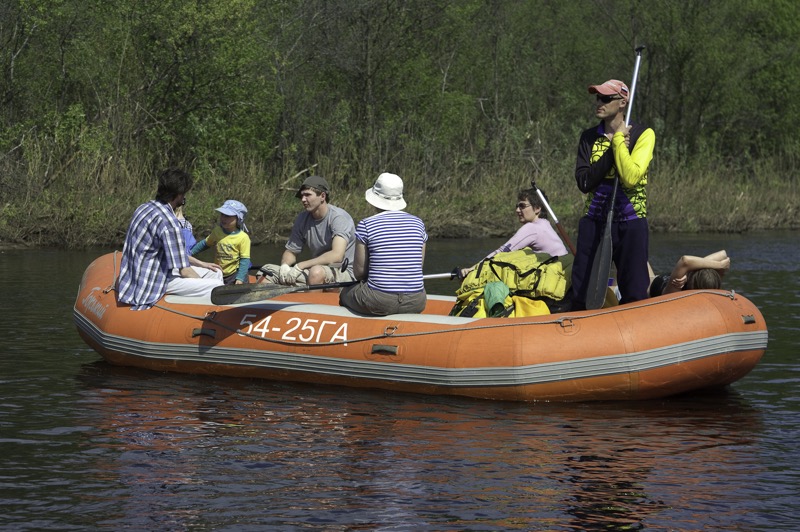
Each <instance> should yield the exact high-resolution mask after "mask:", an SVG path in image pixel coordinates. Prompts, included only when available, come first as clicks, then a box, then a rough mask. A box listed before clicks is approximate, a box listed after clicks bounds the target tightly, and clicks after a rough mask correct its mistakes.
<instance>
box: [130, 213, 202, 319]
mask: <svg viewBox="0 0 800 532" xmlns="http://www.w3.org/2000/svg"><path fill="white" fill-rule="evenodd" d="M181 229H182V226H181V223H180V221H178V218H176V217H175V213H174V212H173V211H172V208H171V207H170V206H169V205H168V204H166V203H161V202H159V201H155V200H151V201H148V202H147V203H145V204H143V205H140V206H139V208H137V209H136V212H134V213H133V218H132V219H131V224H130V226H129V227H128V233H127V234H126V235H125V247H124V248H123V249H122V263H121V266H120V272H119V288H118V289H117V298H118V300H119V302H120V303H125V304H128V305H131V310H145V309H149V308H150V307H152V306H153V305H154V304H155V303H156V302H157V301H158V300H159V299H161V297H162V296H163V295H164V293H165V292H166V291H167V280H168V275H169V272H170V270H172V269H173V268H186V267H188V266H189V257H188V255H187V253H186V243H185V241H184V238H183V234H182V233H181Z"/></svg>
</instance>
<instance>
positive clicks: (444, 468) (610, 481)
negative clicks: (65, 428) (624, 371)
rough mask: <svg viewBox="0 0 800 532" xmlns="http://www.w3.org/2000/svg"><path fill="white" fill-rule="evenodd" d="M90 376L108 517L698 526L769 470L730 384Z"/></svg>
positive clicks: (365, 524)
mask: <svg viewBox="0 0 800 532" xmlns="http://www.w3.org/2000/svg"><path fill="white" fill-rule="evenodd" d="M81 381H82V383H83V384H84V390H85V391H84V396H83V399H82V401H81V402H82V406H83V409H82V419H80V420H79V422H80V423H81V424H84V425H90V426H93V427H95V431H94V433H93V434H92V435H91V437H90V441H89V442H87V445H88V446H89V447H90V448H91V451H90V452H91V453H92V455H94V456H95V457H96V460H97V463H96V464H95V466H94V467H93V468H92V470H93V471H94V472H95V473H94V476H95V479H94V482H97V483H99V484H106V483H111V484H113V485H117V486H122V487H124V489H121V490H117V491H116V492H113V497H114V498H115V500H116V501H117V504H116V507H115V511H114V512H113V513H111V514H110V515H109V516H108V518H107V519H106V520H104V524H106V525H110V526H117V525H122V524H125V525H126V526H154V525H158V526H170V527H173V526H178V527H181V528H182V527H187V526H201V527H205V526H219V525H222V524H224V523H231V522H234V521H235V522H236V523H239V524H241V525H245V524H249V525H266V524H269V523H282V524H283V525H284V526H289V527H292V526H296V527H301V526H320V527H327V526H331V527H334V528H336V527H341V526H344V525H347V526H348V527H350V528H353V527H356V528H368V529H375V528H381V527H390V526H391V525H392V524H394V523H403V524H404V525H405V526H407V527H408V528H415V527H422V528H425V527H427V526H434V525H435V524H436V523H443V522H447V521H448V520H450V519H455V522H457V523H458V525H457V527H456V528H459V529H470V528H475V529H486V528H490V529H496V528H502V529H530V528H542V527H544V528H548V529H559V528H560V529H570V528H578V529H591V528H603V529H610V530H622V529H631V528H632V527H633V528H637V527H638V528H641V527H644V526H648V527H652V526H656V527H658V526H661V525H666V524H667V523H669V524H670V526H676V527H677V528H685V529H696V528H700V527H701V526H702V524H703V522H704V520H705V519H706V518H707V515H708V512H709V511H711V510H712V509H713V510H714V512H715V515H718V516H719V515H721V514H724V516H723V517H721V518H720V519H721V520H722V522H727V523H734V522H741V520H743V519H745V515H744V513H745V512H744V510H739V509H738V507H739V505H738V504H737V500H736V496H734V497H733V498H732V497H731V494H730V493H729V489H730V487H731V486H738V487H741V486H746V485H747V483H748V479H750V478H752V477H753V476H759V475H761V474H762V473H763V468H762V465H761V464H759V463H758V461H757V460H753V459H752V458H751V457H750V456H751V454H750V452H749V449H750V447H751V446H752V445H753V442H754V439H755V438H756V436H757V435H758V434H759V433H760V432H761V431H762V429H763V427H762V423H761V418H760V415H759V413H758V411H757V410H754V409H753V408H751V407H749V406H748V405H747V404H746V403H745V402H743V401H742V400H741V398H740V397H739V396H738V395H737V394H735V393H731V392H721V393H717V394H713V395H705V396H702V397H699V396H696V395H695V396H687V397H683V398H678V399H676V400H673V401H664V402H656V403H654V404H649V403H646V404H642V405H629V404H626V403H603V404H594V405H549V404H543V405H538V404H537V405H515V404H496V403H488V402H478V401H466V400H464V401H462V400H458V399H450V398H447V399H440V398H429V397H420V396H416V395H405V394H391V397H389V396H388V394H385V393H381V392H360V391H356V390H344V389H332V388H330V389H329V388H313V387H309V386H297V385H291V386H290V385H280V384H275V385H273V384H270V383H261V382H248V381H241V380H235V379H209V378H191V377H188V378H187V377H183V378H182V379H181V380H180V381H175V380H173V379H172V377H171V376H166V375H165V376H161V375H153V374H148V373H145V372H139V371H136V370H127V369H120V368H114V367H111V366H106V365H104V364H103V363H97V364H92V365H90V366H87V367H85V368H84V371H83V372H82V374H81ZM699 404H702V405H704V406H702V407H698V405H699ZM710 475H711V476H713V477H714V478H715V479H716V480H717V481H716V482H715V483H712V484H709V482H708V481H707V479H708V478H709V476H710ZM651 493H656V494H657V496H654V495H651ZM94 497H100V498H102V497H104V495H100V494H95V495H94ZM95 502H98V501H95ZM738 502H741V501H738ZM676 509H679V510H676ZM678 525H680V526H678Z"/></svg>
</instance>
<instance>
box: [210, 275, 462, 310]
mask: <svg viewBox="0 0 800 532" xmlns="http://www.w3.org/2000/svg"><path fill="white" fill-rule="evenodd" d="M456 272H457V269H456V270H453V271H452V272H450V273H432V274H430V275H423V276H422V278H423V279H426V280H427V279H453V278H454V276H455V275H457V273H456ZM358 282H360V281H344V282H341V283H327V284H312V285H310V286H306V285H303V286H283V285H278V284H271V283H259V284H230V285H223V286H217V287H216V288H214V289H213V290H212V291H211V302H212V303H213V304H215V305H235V304H241V303H253V302H255V301H266V300H267V299H272V298H275V297H278V296H282V295H284V294H294V293H296V292H308V291H309V290H328V289H332V288H344V287H346V286H352V285H354V284H356V283H358Z"/></svg>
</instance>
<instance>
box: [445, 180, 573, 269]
mask: <svg viewBox="0 0 800 532" xmlns="http://www.w3.org/2000/svg"><path fill="white" fill-rule="evenodd" d="M539 190H541V191H542V194H543V195H545V194H544V191H543V190H542V189H541V188H539ZM545 198H547V195H545ZM515 212H516V213H517V218H519V223H521V224H522V227H520V228H519V229H518V230H517V232H516V233H514V236H512V237H511V238H510V239H509V240H508V242H506V243H505V244H503V245H502V246H500V247H499V248H497V249H496V250H494V251H492V252H491V253H489V254H488V255H486V257H485V259H488V258H491V257H494V256H495V255H497V254H498V253H501V252H506V251H516V250H518V249H522V248H531V249H532V250H533V251H534V252H535V253H547V254H549V255H550V256H553V257H560V256H562V255H566V254H567V248H566V247H564V243H563V242H561V239H560V238H559V236H558V234H557V233H556V231H555V229H553V226H552V225H550V222H549V221H548V220H547V211H545V210H544V205H542V202H541V200H540V199H539V195H538V194H537V193H536V189H533V188H529V189H525V190H522V191H520V193H519V194H518V195H517V204H516V207H515ZM485 259H484V260H485ZM475 266H477V265H474V266H471V267H469V268H462V269H461V271H460V276H461V278H462V279H463V278H464V277H466V275H467V274H468V273H469V272H471V271H472V270H474V269H475Z"/></svg>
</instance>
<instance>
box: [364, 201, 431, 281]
mask: <svg viewBox="0 0 800 532" xmlns="http://www.w3.org/2000/svg"><path fill="white" fill-rule="evenodd" d="M356 238H357V239H358V241H359V242H361V243H363V244H364V245H365V246H366V247H367V251H368V252H369V265H368V268H369V273H368V278H367V285H368V286H369V287H370V288H372V289H373V290H380V291H381V292H392V293H409V292H421V291H422V290H423V289H424V288H425V285H424V283H423V280H422V260H423V256H422V247H423V245H424V244H425V242H427V240H428V234H427V233H426V232H425V224H424V223H423V222H422V220H420V219H419V218H417V217H416V216H414V215H413V214H408V213H407V212H404V211H383V212H380V213H378V214H376V215H374V216H370V217H369V218H365V219H364V220H361V221H360V222H358V226H356Z"/></svg>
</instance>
